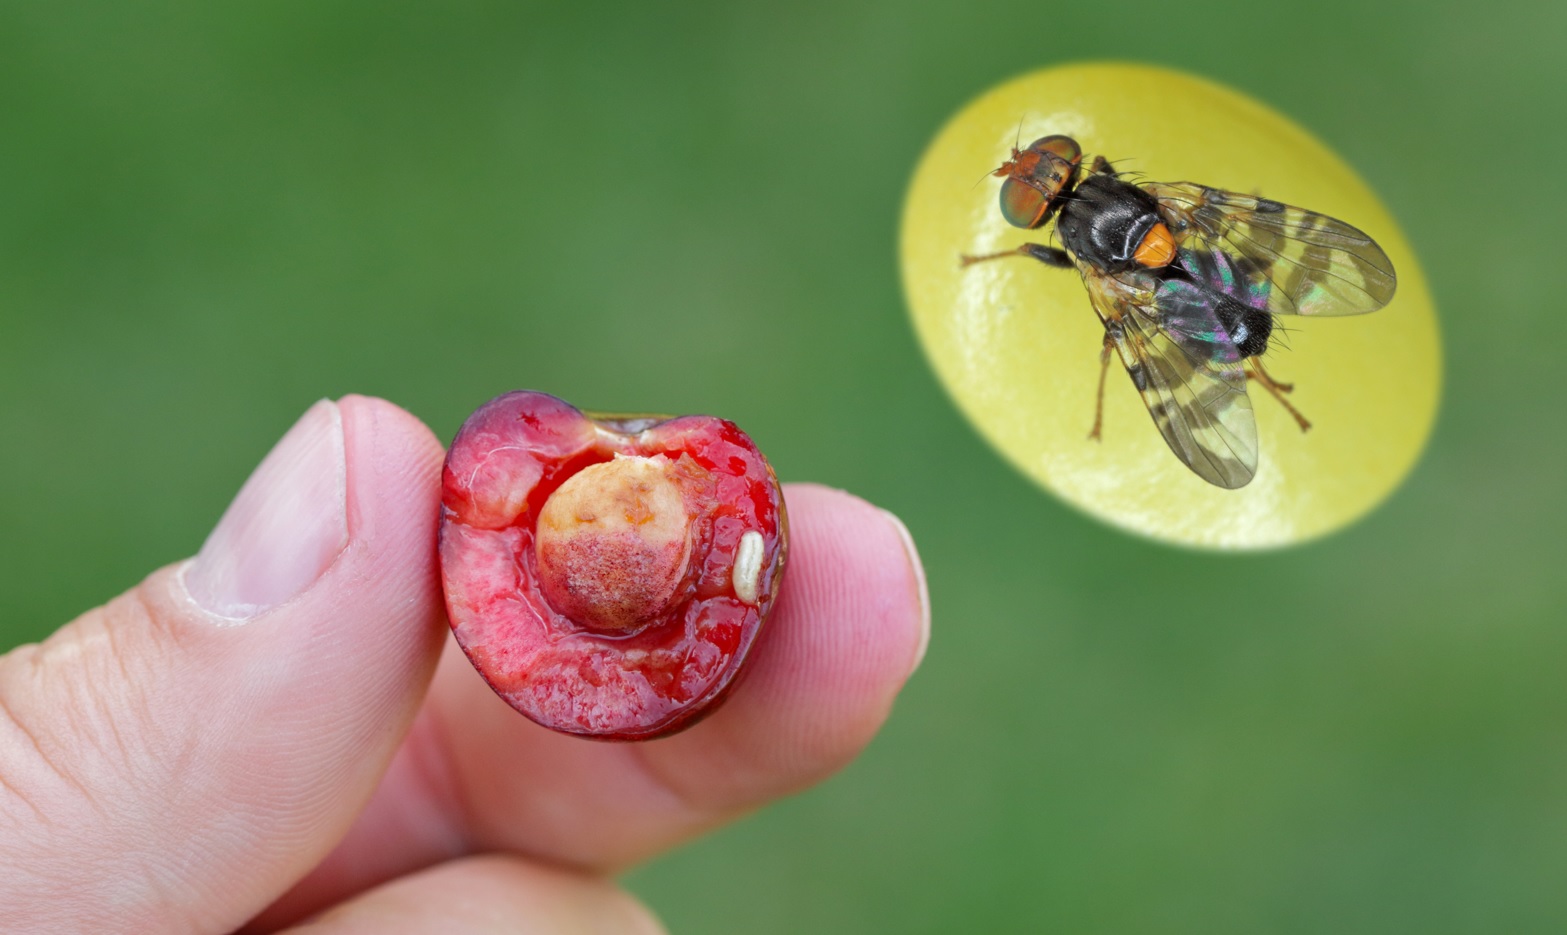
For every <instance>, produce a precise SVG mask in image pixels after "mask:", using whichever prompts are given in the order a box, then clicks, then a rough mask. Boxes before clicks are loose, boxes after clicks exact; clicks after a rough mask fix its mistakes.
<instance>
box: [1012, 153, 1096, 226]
mask: <svg viewBox="0 0 1567 935" xmlns="http://www.w3.org/2000/svg"><path fill="white" fill-rule="evenodd" d="M1082 158H1083V151H1082V148H1081V147H1079V146H1078V145H1077V141H1076V140H1074V139H1072V138H1071V137H1069V136H1060V135H1056V136H1046V137H1041V138H1040V139H1037V140H1035V141H1034V142H1032V143H1030V144H1028V148H1027V149H1025V150H1022V151H1014V152H1013V153H1012V158H1011V159H1008V160H1007V161H1006V162H1005V163H1004V164H1002V166H1001V168H999V169H997V170H996V174H997V175H1004V176H1006V181H1004V182H1002V183H1001V216H1002V217H1004V218H1006V220H1007V223H1008V224H1011V225H1012V226H1013V227H1023V228H1031V227H1038V226H1040V225H1041V224H1043V223H1045V222H1046V221H1047V220H1049V219H1050V213H1051V211H1052V210H1054V208H1055V207H1056V205H1057V204H1059V200H1058V198H1057V196H1058V195H1060V194H1061V191H1062V189H1064V188H1067V187H1068V186H1070V185H1071V183H1072V180H1073V179H1074V178H1075V177H1076V175H1077V164H1078V163H1079V162H1080V161H1081V160H1082Z"/></svg>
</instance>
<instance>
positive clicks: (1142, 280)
mask: <svg viewBox="0 0 1567 935" xmlns="http://www.w3.org/2000/svg"><path fill="white" fill-rule="evenodd" d="M1080 271H1081V273H1082V275H1083V284H1084V285H1085V286H1087V287H1088V295H1089V298H1090V299H1091V300H1092V301H1093V305H1094V311H1095V312H1097V313H1098V315H1099V320H1100V321H1102V322H1103V323H1104V326H1105V332H1106V333H1107V334H1109V335H1110V338H1111V339H1112V340H1113V341H1114V342H1115V347H1116V351H1117V352H1118V353H1119V354H1120V356H1121V363H1122V365H1123V366H1125V367H1126V373H1127V375H1128V376H1130V377H1131V378H1132V384H1133V385H1134V386H1136V387H1137V390H1138V392H1140V393H1142V396H1143V404H1144V405H1146V406H1147V407H1148V414H1149V415H1151V416H1152V417H1153V421H1154V425H1156V426H1158V427H1159V433H1160V434H1161V435H1163V436H1164V440H1165V442H1166V443H1168V444H1169V446H1170V450H1171V451H1173V452H1175V456H1176V457H1177V458H1180V459H1181V461H1182V462H1183V463H1184V464H1185V465H1186V466H1187V467H1189V468H1191V469H1192V470H1193V471H1194V472H1196V474H1197V476H1198V477H1201V478H1202V479H1203V480H1205V481H1207V482H1208V483H1210V484H1214V485H1216V486H1219V487H1225V488H1228V489H1234V488H1236V487H1244V486H1246V484H1247V483H1249V482H1250V481H1251V478H1252V475H1253V474H1255V473H1256V471H1257V423H1256V420H1255V419H1254V418H1253V416H1252V411H1251V400H1250V399H1249V398H1248V397H1247V396H1246V371H1245V368H1244V366H1243V365H1242V363H1241V356H1240V352H1239V351H1238V350H1237V349H1236V347H1235V344H1234V342H1233V341H1232V340H1231V339H1230V337H1229V335H1228V334H1227V333H1226V332H1225V329H1224V327H1223V325H1222V324H1221V323H1220V321H1219V318H1218V316H1217V314H1215V308H1216V307H1217V303H1218V301H1219V298H1220V296H1218V295H1217V294H1215V293H1211V292H1209V291H1206V290H1204V289H1201V288H1199V287H1197V286H1196V285H1194V284H1192V283H1189V282H1186V281H1184V280H1179V279H1177V280H1166V281H1163V282H1161V281H1160V280H1159V279H1157V278H1155V277H1154V276H1151V275H1148V274H1145V273H1132V274H1123V276H1122V277H1120V278H1117V277H1115V276H1111V275H1108V274H1106V273H1102V272H1100V271H1098V270H1096V269H1094V268H1092V267H1090V266H1088V265H1086V264H1085V265H1083V266H1082V267H1080Z"/></svg>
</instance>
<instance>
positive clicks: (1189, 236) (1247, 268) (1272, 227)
mask: <svg viewBox="0 0 1567 935" xmlns="http://www.w3.org/2000/svg"><path fill="white" fill-rule="evenodd" d="M1143 187H1144V188H1145V189H1146V190H1147V191H1148V192H1149V194H1151V195H1153V196H1154V198H1156V199H1158V201H1159V206H1160V209H1161V211H1162V213H1163V214H1164V215H1165V220H1166V223H1167V224H1168V225H1169V227H1170V230H1171V232H1172V233H1173V234H1174V235H1175V239H1176V242H1177V243H1178V244H1179V245H1180V251H1179V254H1178V255H1177V258H1176V261H1175V262H1176V263H1177V264H1179V265H1181V266H1183V267H1185V268H1186V269H1187V271H1188V272H1189V273H1191V274H1192V275H1193V277H1194V278H1195V279H1197V281H1198V282H1205V283H1206V284H1207V285H1209V286H1210V287H1211V288H1214V289H1217V290H1219V291H1221V292H1225V293H1228V294H1230V295H1232V296H1234V297H1235V298H1237V299H1239V300H1240V301H1242V302H1245V303H1246V304H1248V305H1252V306H1254V307H1256V308H1265V309H1267V310H1268V311H1269V312H1272V313H1275V314H1284V315H1358V314H1361V313H1364V312H1371V311H1375V310H1377V309H1379V308H1381V307H1382V306H1384V305H1386V304H1387V303H1388V302H1389V301H1390V300H1391V299H1392V298H1393V293H1394V291H1395V290H1396V289H1397V287H1398V278H1397V276H1396V275H1395V273H1394V272H1393V264H1392V262H1391V261H1390V260H1388V258H1387V254H1386V253H1384V252H1383V251H1382V248H1381V247H1379V246H1377V244H1376V241H1374V240H1372V239H1371V238H1370V237H1368V236H1366V234H1365V233H1364V232H1362V231H1361V230H1359V229H1358V228H1354V227H1351V226H1350V225H1348V224H1345V223H1344V222H1343V221H1339V220H1336V219H1334V218H1330V217H1328V216H1327V215H1325V214H1317V213H1315V212H1312V211H1307V210H1305V209H1303V208H1295V207H1291V206H1290V205H1286V204H1282V203H1280V202H1277V201H1271V200H1269V199H1267V198H1258V197H1255V196H1252V195H1241V194H1237V193H1235V192H1227V191H1222V190H1220V189H1217V188H1209V187H1207V186H1205V185H1198V184H1196V183H1194V182H1157V183H1149V184H1146V185H1144V186H1143Z"/></svg>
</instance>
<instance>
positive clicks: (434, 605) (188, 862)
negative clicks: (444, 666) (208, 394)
mask: <svg viewBox="0 0 1567 935" xmlns="http://www.w3.org/2000/svg"><path fill="white" fill-rule="evenodd" d="M440 465H441V446H440V444H439V443H438V442H436V440H435V438H434V437H433V436H432V435H431V434H430V432H429V430H428V429H426V428H425V427H424V426H423V425H422V424H420V423H419V421H418V420H417V419H415V418H414V417H413V416H411V415H409V414H408V413H406V412H404V411H403V410H401V409H398V408H397V407H395V406H393V405H391V404H389V403H386V402H382V401H380V400H373V399H364V398H356V397H349V398H347V399H344V400H343V401H342V402H341V403H338V404H334V403H331V402H321V403H318V404H317V405H315V406H314V407H312V408H311V409H310V410H309V411H308V412H306V413H305V415H304V416H303V417H302V418H301V419H300V420H299V422H298V423H297V424H296V425H295V426H294V427H293V428H292V429H290V430H289V432H288V433H287V434H286V435H285V436H284V437H283V439H282V440H281V441H280V442H278V444H277V446H276V447H275V448H274V449H273V450H272V452H271V453H270V454H268V455H267V457H266V459H265V460H264V461H263V462H262V463H261V465H260V466H259V467H258V468H257V469H256V471H255V473H254V474H253V475H251V477H250V480H249V481H247V482H246V484H245V486H244V488H243V489H242V490H241V491H240V493H239V495H238V496H237V497H236V498H235V500H234V502H233V504H232V505H230V507H229V509H228V511H227V512H226V513H225V514H224V516H223V519H222V520H221V522H219V524H218V526H217V528H216V529H215V530H214V531H213V533H212V535H211V536H210V537H209V538H208V540H207V542H206V544H205V545H204V546H203V547H202V549H201V552H200V554H199V555H198V556H197V557H196V558H195V559H193V560H192V561H190V562H187V563H185V564H183V565H177V566H173V567H170V568H165V569H163V570H161V571H158V572H156V573H154V574H153V575H152V576H151V577H149V578H148V579H147V580H146V581H144V582H143V583H142V584H141V585H140V586H138V587H137V588H135V589H133V590H132V591H130V592H129V593H127V594H125V595H123V596H121V597H119V598H117V599H116V600H114V601H112V602H110V603H109V604H107V605H105V606H104V607H100V608H98V609H96V610H92V611H89V612H88V613H86V614H84V615H82V616H81V617H80V618H79V619H77V620H76V621H74V622H73V623H71V624H69V625H67V626H66V627H64V628H63V629H61V630H60V631H59V632H58V633H56V634H55V635H54V636H52V637H51V638H49V639H48V640H47V641H45V642H44V643H42V644H40V645H36V646H24V647H21V648H19V649H17V650H14V651H13V652H11V653H9V654H7V655H6V656H4V657H0V827H3V829H4V830H3V831H0V835H3V838H4V840H5V842H6V843H5V847H4V848H0V906H5V907H6V926H7V930H13V931H29V932H31V931H40V932H42V931H48V932H72V931H116V932H145V931H158V932H164V931H193V932H202V931H213V932H217V931H230V930H232V929H234V928H236V927H237V926H239V925H240V924H241V923H242V922H243V921H244V920H245V919H247V918H248V917H250V916H251V915H253V914H255V913H256V912H258V911H259V910H260V909H261V908H263V907H264V906H266V905H267V904H268V903H269V902H271V901H272V900H273V899H275V898H276V897H277V895H278V894H279V893H281V892H283V891H284V890H285V889H286V888H287V887H288V886H289V885H290V884H291V883H292V882H293V881H295V880H296V879H298V878H299V877H300V876H301V875H303V874H304V873H305V872H306V871H307V870H308V869H309V868H310V867H312V866H313V865H314V864H315V863H317V862H318V861H319V860H320V859H321V857H322V856H323V855H324V854H325V853H326V852H327V851H328V850H329V849H330V848H331V847H332V845H333V844H334V843H335V842H336V841H337V839H338V838H339V837H341V835H342V834H343V832H344V830H345V829H346V828H347V826H348V825H349V823H350V822H351V820H352V818H353V816H354V814H355V813H356V812H357V811H358V809H359V808H360V806H361V805H362V804H363V803H364V801H365V800H366V799H367V798H368V796H369V794H370V792H371V790H372V789H373V787H374V785H375V783H376V781H377V779H378V778H379V776H380V774H381V772H382V770H383V769H384V768H385V765H386V763H387V761H388V760H389V759H390V757H391V755H392V752H393V750H394V749H395V748H396V746H397V744H398V743H399V741H400V740H401V738H402V736H403V733H404V732H405V731H406V729H407V727H408V724H409V721H410V720H411V719H412V716H413V713H414V710H415V708H416V707H417V705H418V703H419V701H420V699H421V698H422V696H423V693H424V689H425V686H426V684H427V682H428V681H429V678H430V675H431V672H432V670H433V667H434V664H435V660H436V657H437V655H438V653H439V649H440V646H441V642H442V639H443V638H444V633H445V627H444V624H443V617H442V614H441V611H440V609H439V606H440V601H439V590H438V584H437V579H436V573H435V568H434V541H435V512H436V503H437V502H438V499H439V475H440Z"/></svg>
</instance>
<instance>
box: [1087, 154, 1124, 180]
mask: <svg viewBox="0 0 1567 935" xmlns="http://www.w3.org/2000/svg"><path fill="white" fill-rule="evenodd" d="M1093 173H1094V174H1095V175H1108V176H1110V177H1111V178H1120V175H1119V174H1118V173H1117V172H1116V171H1115V168H1114V167H1113V166H1111V165H1110V160H1108V159H1106V158H1105V157H1103V156H1095V157H1094V164H1093Z"/></svg>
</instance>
